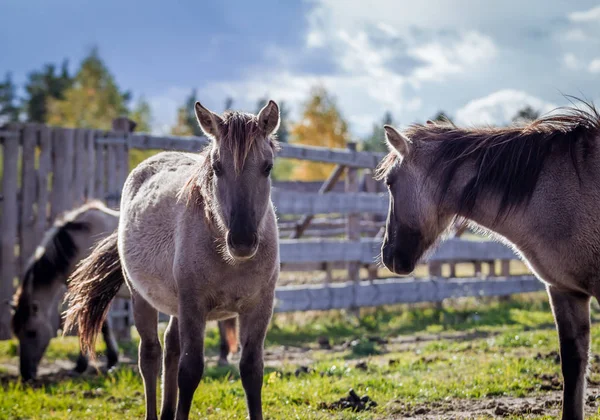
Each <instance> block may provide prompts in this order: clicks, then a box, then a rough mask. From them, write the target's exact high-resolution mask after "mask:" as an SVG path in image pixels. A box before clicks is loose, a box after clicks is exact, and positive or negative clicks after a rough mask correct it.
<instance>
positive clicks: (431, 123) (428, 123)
mask: <svg viewBox="0 0 600 420" xmlns="http://www.w3.org/2000/svg"><path fill="white" fill-rule="evenodd" d="M425 124H427V125H435V122H433V121H431V120H427V122H426V123H425Z"/></svg>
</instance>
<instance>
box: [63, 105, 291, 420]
mask: <svg viewBox="0 0 600 420" xmlns="http://www.w3.org/2000/svg"><path fill="white" fill-rule="evenodd" d="M194 110H195V114H196V118H197V120H198V123H199V125H200V127H201V129H202V130H203V132H204V133H205V134H206V136H207V137H208V138H209V139H210V140H211V141H210V144H209V145H208V146H207V147H206V148H205V149H204V150H203V151H202V152H200V153H199V154H190V153H178V152H162V153H159V154H157V155H155V156H154V157H151V158H149V159H147V160H145V161H144V162H142V163H141V164H140V165H139V166H138V167H137V168H135V169H134V170H133V171H132V172H131V173H130V175H129V176H128V178H127V181H126V182H125V185H124V187H123V194H122V199H121V218H120V220H119V227H118V231H117V232H116V233H114V234H112V235H110V236H109V237H107V238H106V239H104V240H103V241H102V242H101V243H99V244H98V245H97V246H96V248H95V249H94V251H93V252H92V254H91V255H90V256H89V257H88V258H87V259H86V260H84V261H83V262H82V264H81V265H80V266H79V268H78V269H77V271H76V272H75V273H74V274H73V276H72V278H71V288H70V289H69V291H68V294H67V301H68V302H69V309H68V311H67V316H66V327H65V328H66V329H68V328H70V327H72V326H74V325H78V327H79V337H80V343H81V346H82V348H83V349H85V351H86V352H87V353H89V354H92V355H93V351H94V340H95V338H96V336H97V334H98V332H99V329H100V326H101V324H102V322H103V320H104V319H105V317H106V313H107V310H108V306H109V304H110V302H111V300H112V299H113V297H114V296H115V295H116V293H117V291H118V289H119V288H120V287H121V285H122V284H123V283H126V284H127V285H128V287H129V289H130V291H131V295H132V299H133V314H134V321H135V325H136V327H137V330H138V332H139V335H140V339H141V341H140V344H139V368H140V372H141V375H142V379H143V383H144V394H145V403H146V407H145V408H146V419H156V418H157V407H156V405H157V395H156V386H157V376H158V373H159V369H160V358H161V353H162V348H161V344H160V341H159V338H158V333H157V314H158V311H161V312H163V313H165V314H168V315H170V321H169V325H168V327H167V330H166V332H165V336H164V347H165V348H164V358H163V369H162V372H163V374H162V376H163V377H162V382H163V387H162V388H163V389H162V406H161V412H160V415H161V419H173V418H174V417H175V416H176V418H177V419H187V418H188V416H189V412H190V409H191V405H192V399H193V396H194V393H195V390H196V388H197V387H198V385H199V383H200V380H201V378H202V375H203V371H204V333H205V325H206V322H207V321H208V320H222V319H229V318H233V317H237V319H238V324H239V336H240V344H241V359H240V363H239V371H240V376H241V380H242V386H243V388H244V391H245V394H246V405H247V408H248V413H249V416H250V419H253V420H256V419H262V417H263V416H262V402H261V398H262V397H261V393H262V391H261V390H262V382H263V372H264V360H263V354H264V341H265V336H266V332H267V327H268V325H269V322H270V320H271V317H272V312H273V300H274V295H275V283H276V281H277V278H278V276H279V239H278V231H277V223H276V216H275V212H274V208H273V204H272V202H271V180H270V174H271V170H272V168H273V160H274V157H275V154H276V151H277V148H278V144H277V141H276V139H275V137H274V135H275V132H276V130H277V128H278V126H279V120H280V117H279V107H278V106H277V104H276V103H275V102H273V101H269V102H268V103H267V104H266V105H265V106H264V107H263V108H262V109H261V110H260V112H259V113H258V115H252V114H246V113H242V112H238V111H227V112H225V113H224V114H222V115H218V114H215V113H213V112H212V111H210V110H208V109H207V108H205V107H204V106H202V105H201V104H200V103H199V102H196V103H195V105H194Z"/></svg>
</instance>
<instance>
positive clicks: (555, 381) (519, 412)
mask: <svg viewBox="0 0 600 420" xmlns="http://www.w3.org/2000/svg"><path fill="white" fill-rule="evenodd" d="M488 335H491V334H489V333H488V334H484V333H477V334H476V335H475V336H474V335H473V333H454V334H429V335H422V334H421V335H415V336H403V337H399V338H397V339H393V340H390V341H389V342H386V344H385V348H386V353H388V352H393V351H402V350H407V349H416V348H418V347H419V346H422V345H425V344H426V343H427V342H430V341H434V340H465V339H466V340H468V339H474V338H482V337H485V336H488ZM347 345H348V344H347V343H343V344H340V345H336V346H333V347H332V348H330V349H327V350H324V351H326V352H327V353H328V356H330V357H335V354H336V353H340V355H341V353H342V352H343V351H345V350H346V349H347ZM315 350H316V348H315V347H313V346H311V347H290V346H275V347H269V348H268V349H266V352H265V366H266V367H271V368H281V367H283V366H287V367H290V366H297V367H298V368H299V369H300V370H302V369H305V370H307V371H308V370H309V369H310V366H311V365H312V364H313V363H314V362H315V360H314V355H315ZM538 357H544V358H558V353H554V352H553V353H550V354H547V355H539V354H538ZM596 358H597V359H600V357H598V356H596ZM231 359H232V360H231V362H232V363H234V364H236V363H237V362H238V361H239V353H238V354H236V355H233V357H232V358H231ZM382 360H383V361H387V362H389V363H391V362H392V361H393V360H387V359H385V358H383V359H382ZM366 361H367V359H366V358H365V359H360V358H358V359H355V360H354V361H353V362H352V363H353V364H354V365H355V366H356V367H357V368H360V365H361V363H363V364H364V366H366ZM207 362H208V363H209V364H215V365H216V363H217V357H209V358H208V360H207ZM372 362H373V360H369V363H372ZM103 363H104V360H102V358H99V359H98V361H97V362H96V364H95V365H96V366H98V368H99V370H96V369H95V368H94V367H92V366H91V367H90V368H89V369H88V372H87V373H86V374H87V375H97V374H99V373H101V372H102V371H103V369H102V366H103ZM121 363H123V364H129V365H135V360H132V359H130V358H127V357H122V360H121ZM73 367H74V362H73V361H72V360H57V361H55V362H54V363H48V362H42V364H41V365H40V367H39V378H38V380H36V382H35V383H34V384H32V385H33V386H34V387H40V386H44V385H48V384H53V383H57V382H60V381H62V380H65V379H66V378H69V377H74V376H78V374H76V373H74V372H73V371H72V368H73ZM0 368H3V369H4V370H5V372H3V373H2V374H0V384H5V383H8V382H14V381H16V380H17V377H18V368H17V366H15V365H14V364H0ZM539 379H540V380H541V381H542V383H543V385H542V387H541V390H542V391H544V393H543V394H541V395H535V396H527V397H523V398H517V397H505V396H498V397H489V398H483V399H448V400H444V401H434V402H428V403H423V404H411V403H405V402H403V401H400V400H394V401H388V402H384V401H380V402H379V403H380V404H385V405H386V406H387V408H388V410H386V411H388V413H389V414H388V415H387V416H386V417H385V418H390V419H429V420H433V419H444V420H445V419H473V418H490V419H491V418H494V419H496V418H506V417H512V418H514V417H517V418H529V417H537V416H552V417H555V416H558V415H559V413H560V406H561V389H562V379H561V378H560V377H558V375H553V376H551V375H544V376H543V377H540V378H539ZM599 402H600V384H599V383H594V382H591V383H589V384H588V389H587V394H586V414H587V415H591V414H594V413H596V412H597V410H598V403H599Z"/></svg>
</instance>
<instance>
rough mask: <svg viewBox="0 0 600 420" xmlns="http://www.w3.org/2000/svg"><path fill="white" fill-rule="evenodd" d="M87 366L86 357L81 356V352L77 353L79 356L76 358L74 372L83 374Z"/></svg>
mask: <svg viewBox="0 0 600 420" xmlns="http://www.w3.org/2000/svg"><path fill="white" fill-rule="evenodd" d="M88 365H89V360H88V357H87V356H86V355H85V354H83V352H82V351H79V356H77V362H75V369H74V370H75V372H77V373H84V372H85V371H86V370H87V368H88Z"/></svg>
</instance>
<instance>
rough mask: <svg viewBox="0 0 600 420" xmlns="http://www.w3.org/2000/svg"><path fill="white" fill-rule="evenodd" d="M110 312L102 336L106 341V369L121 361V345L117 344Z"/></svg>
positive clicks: (103, 324)
mask: <svg viewBox="0 0 600 420" xmlns="http://www.w3.org/2000/svg"><path fill="white" fill-rule="evenodd" d="M110 324H111V322H110V314H109V315H108V316H107V317H106V319H105V320H104V323H102V338H103V339H104V342H105V343H106V369H107V370H110V368H112V367H113V366H115V365H116V364H117V363H118V362H119V347H118V346H117V342H116V340H115V337H114V335H113V333H112V328H111V326H110Z"/></svg>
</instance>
